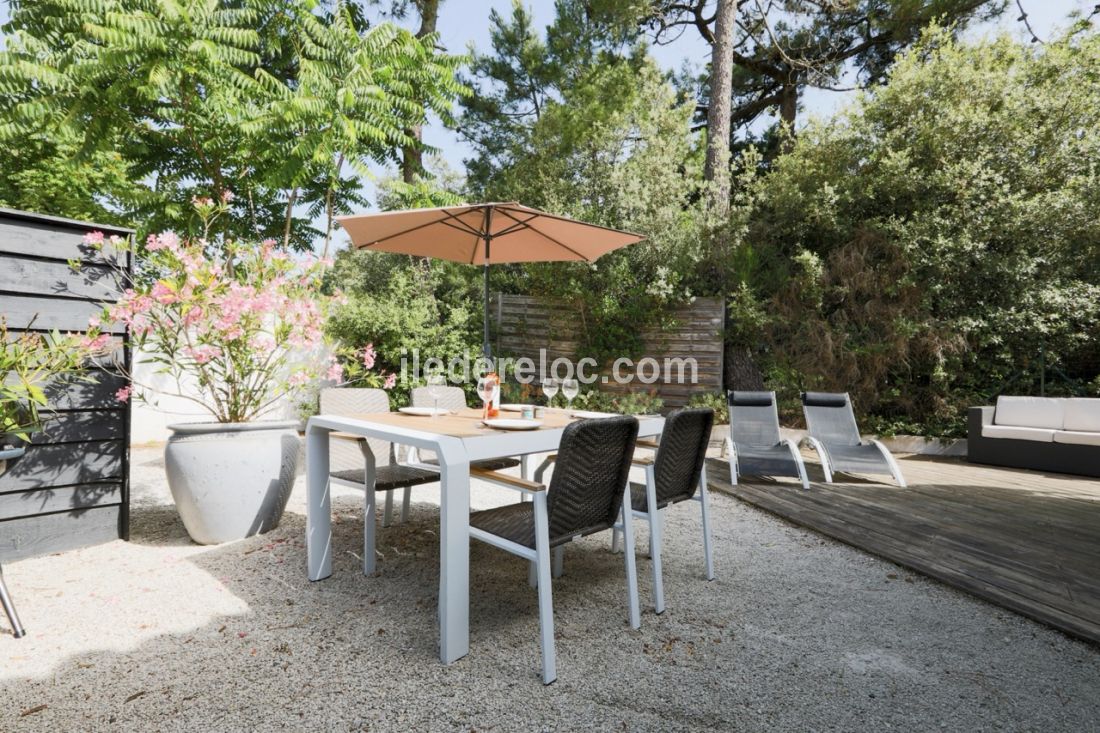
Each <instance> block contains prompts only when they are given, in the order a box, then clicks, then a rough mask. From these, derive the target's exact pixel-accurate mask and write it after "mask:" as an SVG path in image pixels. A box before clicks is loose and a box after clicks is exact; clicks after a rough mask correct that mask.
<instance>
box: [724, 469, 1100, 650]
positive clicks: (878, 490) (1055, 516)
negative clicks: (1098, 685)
mask: <svg viewBox="0 0 1100 733" xmlns="http://www.w3.org/2000/svg"><path fill="white" fill-rule="evenodd" d="M811 455H812V454H811ZM900 463H901V468H902V472H903V473H904V474H905V477H906V480H907V481H908V483H909V488H908V489H900V488H898V487H896V486H894V485H893V483H892V482H890V479H889V477H883V480H884V482H885V483H875V482H872V481H870V480H864V479H860V478H856V477H851V476H843V475H842V476H841V477H840V482H838V483H834V484H827V483H824V480H823V476H822V473H821V469H820V466H819V465H818V464H816V463H811V461H810V460H807V469H809V471H810V478H811V481H812V483H811V488H810V490H808V491H806V490H803V489H802V488H801V485H799V484H798V483H796V482H795V481H794V480H793V479H774V480H769V479H752V478H748V479H746V480H745V481H744V482H743V483H741V484H739V485H737V486H731V485H730V483H729V470H728V467H727V464H726V462H725V461H724V460H721V461H719V460H716V459H710V460H709V461H708V466H707V472H708V479H709V483H710V486H711V487H712V488H713V489H716V490H718V491H722V492H725V493H728V494H732V495H733V496H736V497H737V498H739V499H742V500H744V501H746V502H748V503H750V504H753V505H755V506H758V507H760V508H762V509H765V510H767V511H769V512H772V513H774V514H777V515H779V516H781V517H783V518H785V519H788V520H790V521H792V522H794V523H796V524H799V525H802V526H804V527H808V528H810V529H813V530H816V531H818V532H821V533H822V534H825V535H828V536H830V537H833V538H835V539H838V540H841V541H842V542H845V543H847V544H850V545H853V546H855V547H858V548H861V549H863V550H866V551H868V552H871V553H873V554H875V555H879V556H881V557H884V558H886V559H888V560H891V561H893V562H896V563H898V564H899V565H904V566H906V567H909V568H912V569H913V570H917V571H919V572H921V573H924V574H925V575H929V576H931V577H933V578H936V579H938V580H940V581H942V582H944V583H947V584H949V585H953V586H955V587H956V588H960V589H962V590H965V591H967V592H969V593H972V594H974V595H976V596H979V597H980V598H984V599H986V600H988V601H990V602H992V603H995V604H997V605H1000V606H1003V607H1005V608H1008V609H1011V610H1013V611H1016V612H1018V613H1021V614H1023V615H1025V616H1028V617H1030V618H1033V619H1036V620H1038V621H1041V622H1043V623H1046V624H1049V625H1051V626H1054V627H1055V628H1058V629H1061V630H1062V631H1065V632H1066V633H1069V634H1072V635H1074V636H1077V637H1081V638H1084V639H1088V640H1090V641H1093V642H1096V643H1100V480H1097V479H1089V478H1082V477H1073V476H1064V475H1056V474H1045V473H1038V472H1032V471H1022V470H1017V469H1008V468H994V467H987V466H978V465H973V464H970V463H967V462H965V461H960V460H952V459H942V458H937V459H932V458H928V457H924V456H921V457H910V458H905V459H903V460H901V461H900Z"/></svg>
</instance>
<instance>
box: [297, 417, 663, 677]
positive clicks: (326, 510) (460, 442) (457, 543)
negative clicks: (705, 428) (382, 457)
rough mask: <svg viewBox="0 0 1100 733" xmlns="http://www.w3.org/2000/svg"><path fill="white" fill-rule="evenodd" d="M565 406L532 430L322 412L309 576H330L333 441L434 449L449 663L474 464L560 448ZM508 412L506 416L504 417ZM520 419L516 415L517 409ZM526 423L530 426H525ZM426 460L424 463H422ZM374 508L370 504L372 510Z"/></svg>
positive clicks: (464, 637)
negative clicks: (341, 439) (375, 441)
mask: <svg viewBox="0 0 1100 733" xmlns="http://www.w3.org/2000/svg"><path fill="white" fill-rule="evenodd" d="M585 415H586V416H585V417H576V416H574V413H573V412H571V411H569V410H563V409H549V408H547V409H544V410H543V411H542V414H541V416H540V417H539V418H538V423H539V425H538V426H536V427H534V428H533V429H523V430H504V429H498V428H493V427H488V426H487V425H486V424H485V423H484V422H483V419H482V418H483V411H482V410H476V409H465V410H459V411H456V412H451V413H448V414H444V415H435V416H423V415H411V414H406V413H402V412H384V413H370V414H357V415H330V414H321V415H315V416H313V417H311V418H309V420H308V422H307V423H306V498H307V504H306V556H307V572H308V577H309V579H310V580H311V581H320V580H323V579H325V578H327V577H329V576H330V575H332V554H333V548H332V498H331V491H330V472H329V442H330V436H331V435H332V434H334V433H335V434H337V437H350V438H354V439H359V438H375V439H378V440H383V441H387V442H390V443H393V444H396V445H401V446H408V447H412V448H416V449H417V452H418V453H422V452H425V451H428V452H432V453H434V454H435V456H436V459H437V461H438V462H437V464H429V465H431V466H432V468H433V469H438V471H439V483H440V507H439V614H438V617H439V658H440V660H441V661H442V662H443V664H450V663H452V662H454V661H456V660H458V659H461V658H462V657H464V656H466V654H467V653H469V647H470V531H469V530H470V462H471V461H479V460H486V459H499V458H507V457H514V456H520V457H524V456H532V455H534V454H538V453H550V452H553V451H555V450H557V448H558V445H559V444H560V443H561V437H562V433H563V432H564V430H565V428H566V427H567V426H568V425H569V424H570V423H572V422H575V421H576V420H578V419H598V418H593V417H588V416H587V415H588V414H587V413H585ZM504 416H505V417H507V416H508V414H507V413H505V414H504ZM515 417H517V418H518V417H519V415H518V414H516V415H515ZM638 425H639V428H638V436H639V437H640V438H652V437H655V436H658V435H660V433H661V430H662V428H663V427H664V418H663V417H661V416H659V415H642V416H638ZM524 427H527V426H524ZM362 447H363V455H364V464H365V476H364V482H365V485H368V486H372V485H373V482H374V471H375V461H374V457H373V453H372V452H371V450H370V447H369V444H368V443H366V441H363V442H362ZM420 465H422V464H420ZM367 509H371V510H372V511H373V508H372V507H367ZM364 521H365V526H364V547H363V552H364V562H363V571H364V573H371V572H373V568H374V561H375V551H374V522H373V521H372V517H371V516H370V515H369V514H367V515H365V519H364Z"/></svg>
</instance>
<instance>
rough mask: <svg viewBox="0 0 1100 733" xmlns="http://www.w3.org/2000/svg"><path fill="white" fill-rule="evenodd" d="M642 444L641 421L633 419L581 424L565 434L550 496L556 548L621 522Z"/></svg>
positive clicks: (548, 499)
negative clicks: (637, 447)
mask: <svg viewBox="0 0 1100 733" xmlns="http://www.w3.org/2000/svg"><path fill="white" fill-rule="evenodd" d="M637 438H638V421H637V420H636V419H635V418H633V417H628V416H620V417H607V418H600V419H596V420H581V421H580V422H575V423H572V424H571V425H569V426H567V427H566V428H565V431H564V432H563V433H562V436H561V446H560V447H559V449H558V459H557V463H556V465H555V466H554V476H553V478H551V479H550V487H549V489H547V493H546V509H547V514H548V515H549V520H550V541H551V542H553V541H554V540H555V539H557V538H559V537H573V536H576V535H585V534H591V533H592V532H598V531H600V530H603V529H608V528H609V527H611V525H613V524H614V523H615V522H616V520H617V517H618V514H619V509H620V507H621V505H622V499H623V490H624V489H625V488H626V482H627V479H628V478H629V475H630V460H631V458H632V457H633V456H634V441H635V440H637Z"/></svg>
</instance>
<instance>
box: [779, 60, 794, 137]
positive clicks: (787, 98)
mask: <svg viewBox="0 0 1100 733" xmlns="http://www.w3.org/2000/svg"><path fill="white" fill-rule="evenodd" d="M797 117H798V77H797V76H795V75H793V74H792V75H791V76H790V77H789V78H788V79H787V82H786V83H785V84H784V85H783V88H782V90H781V93H780V97H779V121H780V122H782V123H783V127H784V128H786V137H784V138H783V144H782V145H781V146H780V152H782V153H786V152H788V151H789V150H790V149H791V145H792V144H793V143H794V123H795V119H796V118H797Z"/></svg>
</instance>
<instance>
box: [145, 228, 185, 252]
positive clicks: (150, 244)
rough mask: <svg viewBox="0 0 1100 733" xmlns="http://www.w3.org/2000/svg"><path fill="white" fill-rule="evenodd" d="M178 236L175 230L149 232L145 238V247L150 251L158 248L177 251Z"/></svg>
mask: <svg viewBox="0 0 1100 733" xmlns="http://www.w3.org/2000/svg"><path fill="white" fill-rule="evenodd" d="M179 243H180V240H179V237H177V236H176V234H175V232H161V233H160V234H150V235H149V237H148V238H147V239H146V240H145V249H147V250H149V251H150V252H155V251H157V250H158V249H167V250H168V251H170V252H178V251H179Z"/></svg>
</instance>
